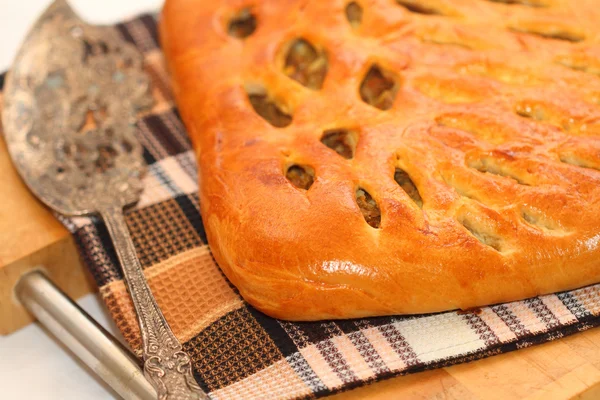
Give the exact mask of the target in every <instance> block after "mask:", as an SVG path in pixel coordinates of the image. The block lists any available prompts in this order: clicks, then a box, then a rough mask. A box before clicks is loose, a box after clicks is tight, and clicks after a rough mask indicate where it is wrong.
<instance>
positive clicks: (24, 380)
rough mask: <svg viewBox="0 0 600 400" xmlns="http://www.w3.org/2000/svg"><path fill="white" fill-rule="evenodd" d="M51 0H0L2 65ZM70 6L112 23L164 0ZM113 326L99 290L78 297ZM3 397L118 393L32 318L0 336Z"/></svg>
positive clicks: (82, 0)
mask: <svg viewBox="0 0 600 400" xmlns="http://www.w3.org/2000/svg"><path fill="white" fill-rule="evenodd" d="M50 3H51V1H50V0H0V71H4V70H6V69H7V68H8V67H9V66H10V64H11V62H12V58H13V57H14V55H15V52H16V51H17V49H18V47H19V43H20V42H21V40H22V39H23V36H24V35H25V34H26V32H27V31H28V29H29V27H30V26H31V24H32V23H34V22H35V20H36V19H37V17H38V15H39V14H40V13H41V12H42V11H43V10H44V9H45V8H46V7H47V6H48V5H49V4H50ZM70 3H71V5H72V6H73V8H74V9H75V10H76V11H77V12H78V13H79V14H80V15H81V16H83V17H84V18H85V19H87V20H88V21H90V22H93V23H102V24H107V23H113V22H117V21H119V20H122V19H126V18H129V17H132V16H135V15H136V14H138V13H141V12H144V11H157V10H159V8H160V6H161V4H162V0H71V1H70ZM78 303H79V305H81V306H82V307H83V308H84V309H85V310H86V311H88V312H89V313H90V314H91V315H92V316H93V317H94V318H95V319H96V320H98V321H99V322H100V323H101V324H102V325H103V326H104V327H106V328H107V329H109V330H110V331H111V332H113V333H114V332H116V328H114V326H112V322H111V321H110V320H109V318H108V317H107V315H106V314H105V312H104V308H103V306H102V304H101V303H100V301H99V300H98V298H97V296H95V295H88V296H85V297H84V298H83V299H81V300H80V301H78ZM0 398H1V399H2V400H20V399H24V400H30V399H32V400H33V399H49V400H55V399H56V400H59V399H60V400H71V399H73V400H75V399H77V400H79V399H86V400H100V399H103V400H106V399H109V400H110V399H114V398H117V397H116V395H115V394H113V393H112V392H111V391H110V389H108V388H107V387H106V386H104V384H103V383H101V382H100V381H98V380H97V379H96V377H95V376H94V375H93V373H92V372H90V371H88V370H87V369H86V368H85V366H83V365H82V364H80V363H79V362H78V361H77V359H76V358H75V357H74V356H73V355H71V354H69V353H68V350H66V349H65V348H63V347H61V345H60V344H59V342H57V341H56V340H55V339H54V338H53V337H51V336H50V334H49V333H47V332H45V331H44V330H42V328H40V326H39V325H37V324H33V325H30V326H28V327H26V328H24V329H21V330H20V331H18V332H16V333H13V334H12V335H9V336H0Z"/></svg>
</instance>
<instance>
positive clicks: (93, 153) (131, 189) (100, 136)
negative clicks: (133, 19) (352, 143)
mask: <svg viewBox="0 0 600 400" xmlns="http://www.w3.org/2000/svg"><path fill="white" fill-rule="evenodd" d="M4 93H5V94H4V99H5V105H4V111H3V114H2V121H3V124H4V131H5V136H6V142H7V144H8V149H9V152H10V155H11V157H12V159H13V161H14V163H15V165H16V167H17V170H18V171H19V174H20V175H21V177H22V178H23V180H24V181H25V183H26V184H27V186H28V187H29V189H31V191H32V192H33V193H34V194H35V195H36V196H37V197H39V198H40V199H41V200H42V201H43V202H44V203H45V204H47V205H48V206H49V207H51V208H52V209H54V210H55V211H57V212H58V213H60V214H63V215H67V216H80V215H87V214H98V215H100V216H101V217H102V218H103V219H104V222H105V223H106V226H107V228H108V231H109V233H110V236H111V238H112V240H113V242H114V245H115V248H116V252H117V255H118V258H119V260H120V262H121V265H122V268H123V274H124V276H125V281H126V283H127V287H128V289H129V293H130V295H131V297H132V299H133V303H134V305H135V310H136V312H137V315H138V321H139V325H140V330H141V334H142V340H143V356H144V373H145V375H146V378H147V379H148V380H149V381H150V382H151V383H152V385H153V386H154V387H155V389H156V392H157V394H158V398H159V399H161V400H166V399H169V400H179V399H182V400H183V399H208V396H206V395H205V394H204V393H203V392H202V390H201V389H200V387H198V385H197V383H196V381H195V380H194V377H193V376H192V371H191V360H190V357H189V356H188V355H187V354H186V353H185V352H183V351H182V346H181V344H180V343H179V341H178V340H177V338H176V337H175V335H174V334H173V332H172V331H171V329H170V327H169V324H168V323H167V321H166V320H165V318H164V316H163V314H162V312H161V311H160V309H159V307H158V305H157V303H156V301H155V299H154V297H153V295H152V293H151V291H150V288H149V287H148V283H147V282H146V279H145V277H144V274H143V272H142V267H141V265H140V263H139V260H138V258H137V256H136V253H135V248H134V245H133V242H132V240H131V237H130V236H129V232H128V230H127V225H126V223H125V220H124V218H123V207H125V206H127V205H130V204H132V203H135V202H136V201H137V200H138V198H139V195H140V193H141V191H142V189H143V188H142V180H141V177H142V175H143V173H144V171H145V165H144V162H143V157H142V148H141V145H140V144H139V142H138V141H137V140H136V137H135V135H134V132H135V130H134V127H135V122H136V120H137V115H138V113H139V111H140V110H142V109H144V108H146V107H148V106H150V105H151V103H152V99H151V96H150V95H149V80H148V78H147V77H146V75H145V74H144V72H143V70H142V58H141V55H140V54H139V53H138V52H137V51H136V49H135V48H134V47H133V46H131V45H130V44H128V43H126V42H125V41H124V40H122V39H121V38H120V36H119V35H118V33H117V32H116V31H115V30H114V29H113V28H109V27H96V26H91V25H88V24H86V23H85V22H84V21H82V20H81V19H80V18H79V17H78V16H77V15H76V14H75V13H74V12H73V11H72V9H71V8H70V7H69V5H68V4H67V2H66V1H65V0H57V1H55V2H54V3H53V4H52V5H51V6H50V7H49V8H48V9H47V10H46V11H45V12H44V14H43V15H42V16H41V17H40V19H39V20H38V22H37V23H36V24H35V25H34V27H33V28H32V30H31V31H30V32H29V35H28V36H27V38H26V40H25V42H24V43H23V45H22V47H21V49H20V51H19V53H18V54H17V57H16V60H15V62H14V65H13V68H12V69H11V71H10V73H9V74H8V76H7V79H6V86H5V91H4Z"/></svg>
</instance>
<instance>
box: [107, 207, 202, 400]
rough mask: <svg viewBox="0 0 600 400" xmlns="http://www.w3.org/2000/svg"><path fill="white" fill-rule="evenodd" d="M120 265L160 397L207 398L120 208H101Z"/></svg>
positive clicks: (147, 365) (179, 399)
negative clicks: (160, 303) (150, 283)
mask: <svg viewBox="0 0 600 400" xmlns="http://www.w3.org/2000/svg"><path fill="white" fill-rule="evenodd" d="M100 214H101V216H102V218H103V219H104V222H105V223H106V227H107V229H108V232H109V234H110V236H111V238H112V240H113V243H114V245H115V249H116V252H117V256H118V257H119V261H120V262H121V266H122V268H123V275H125V282H126V283H127V287H128V289H129V293H130V295H131V298H132V299H133V305H134V306H135V310H136V312H137V315H138V320H139V325H140V330H141V334H142V342H143V356H144V373H145V375H146V378H147V379H148V380H149V381H150V382H151V383H152V385H153V386H154V387H155V389H156V392H157V394H158V399H159V400H208V399H209V397H208V396H207V395H206V394H205V393H204V392H203V391H202V389H201V388H200V387H199V386H198V384H197V383H196V380H195V379H194V377H193V375H192V363H191V359H190V357H189V356H188V355H187V354H186V353H185V352H184V351H183V350H182V347H181V343H179V341H178V340H177V338H176V337H175V335H174V334H173V332H172V331H171V328H170V327H169V324H168V323H167V321H166V319H165V317H164V315H163V314H162V312H161V311H160V308H159V307H158V305H157V303H156V300H155V299H154V296H153V295H152V292H151V291H150V287H149V286H148V282H147V281H146V278H145V276H144V273H143V271H142V266H141V264H140V262H139V260H138V258H137V255H136V252H135V247H134V245H133V241H132V240H131V236H130V235H129V231H128V228H127V224H126V223H125V219H124V217H123V211H122V209H121V208H118V207H107V208H105V209H103V210H101V211H100Z"/></svg>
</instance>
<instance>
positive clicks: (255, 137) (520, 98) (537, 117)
mask: <svg viewBox="0 0 600 400" xmlns="http://www.w3.org/2000/svg"><path fill="white" fill-rule="evenodd" d="M351 7H352V9H349V8H348V1H339V0H331V1H319V0H315V1H305V0H272V1H266V0H265V1H249V0H243V1H242V0H231V1H205V0H167V1H166V4H165V7H164V10H163V13H162V20H161V41H162V45H163V47H164V50H165V55H166V58H167V61H168V65H169V68H170V71H171V74H172V77H173V86H174V92H175V96H176V99H177V103H178V105H179V108H180V110H181V113H182V117H183V119H184V122H185V124H186V126H187V128H188V131H189V133H190V135H191V138H192V141H193V143H194V148H195V149H196V153H197V159H198V163H199V173H200V203H201V208H202V217H203V220H204V225H205V228H206V233H207V236H208V239H209V243H210V245H211V249H212V251H213V254H214V256H215V258H216V260H217V262H218V263H219V265H220V267H221V268H222V270H223V271H224V273H225V274H226V275H227V277H228V278H229V280H230V281H231V282H232V283H233V284H234V285H235V286H236V287H237V288H238V289H239V291H240V293H241V294H242V296H243V297H244V298H245V299H246V300H247V301H248V302H250V303H251V304H252V305H253V306H255V307H256V308H258V309H259V310H261V311H263V312H265V313H267V314H269V315H271V316H274V317H278V318H282V319H290V320H318V319H326V318H354V317H363V316H374V315H386V314H412V313H427V312H436V311H442V310H451V309H457V308H462V309H467V308H471V307H477V306H482V305H487V304H493V303H499V302H505V301H511V300H516V299H523V298H527V297H531V296H535V295H538V294H544V293H551V292H556V291H561V290H567V289H571V288H576V287H580V286H584V285H588V284H592V283H595V282H599V281H600V108H599V104H600V77H599V75H600V43H599V38H600V1H592V0H578V1H569V0H511V1H504V2H503V1H497V0H496V1H492V0H447V1H444V0H423V1H411V0H400V1H398V2H396V1H392V0H357V1H356V2H355V5H352V6H351ZM244 10H245V11H244ZM357 16H360V18H357ZM349 18H350V21H349ZM236 21H237V22H236ZM232 24H233V25H232ZM236 24H237V25H236ZM252 24H254V29H253V28H252ZM248 31H250V33H249V34H248ZM241 36H245V37H241ZM299 40H301V41H304V42H300V44H298V43H299V42H298V41H299ZM295 45H297V46H299V47H297V48H294V46H295ZM292 49H294V50H292ZM295 50H298V53H297V54H296V53H294V51H295ZM290 52H291V53H292V54H291V55H290ZM294 57H296V58H298V57H299V58H300V61H299V63H298V62H297V63H296V64H294V60H295V59H294ZM302 57H304V58H302ZM296 61H297V60H296ZM290 63H291V65H290ZM307 65H308V67H307ZM303 74H304V75H303ZM251 100H252V101H251ZM253 101H254V102H258V103H260V102H261V101H263V102H265V101H266V102H267V103H270V104H271V105H266V106H264V104H263V108H262V113H263V116H261V115H260V112H258V111H257V109H256V108H255V106H253V103H252V102H253ZM259 110H261V109H260V106H259ZM336 132H337V134H338V136H335V135H333V136H331V135H332V133H333V134H336ZM327 135H329V136H327ZM336 146H337V147H336ZM292 172H293V173H292ZM294 174H295V175H294ZM298 176H299V179H296V178H298ZM295 177H296V178H295ZM395 177H396V179H395ZM361 206H362V209H361ZM369 207H370V208H369ZM367 208H368V209H367ZM378 213H379V216H378Z"/></svg>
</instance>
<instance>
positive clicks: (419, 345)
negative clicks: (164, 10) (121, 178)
mask: <svg viewBox="0 0 600 400" xmlns="http://www.w3.org/2000/svg"><path fill="white" fill-rule="evenodd" d="M156 28H157V26H156V20H155V18H154V17H153V16H150V15H145V16H141V17H139V18H137V19H135V20H133V21H130V22H127V23H124V24H119V25H117V29H118V30H119V31H120V32H121V34H122V35H123V37H124V38H125V39H127V40H128V41H130V42H132V43H134V44H135V46H137V47H138V48H139V50H140V51H142V52H143V53H144V55H145V60H146V65H147V71H148V72H149V73H150V75H151V77H152V80H153V87H154V96H155V99H156V106H155V107H154V109H153V110H152V112H151V113H150V114H148V115H146V116H145V117H144V118H143V119H142V120H141V122H140V124H139V129H138V136H139V139H140V141H141V142H142V144H143V146H144V157H145V159H146V162H147V163H148V165H149V173H148V174H147V175H146V177H145V191H144V193H143V195H142V198H141V200H140V202H139V203H138V204H137V206H136V207H135V208H134V209H132V210H131V211H129V212H128V213H127V215H126V219H127V223H128V226H129V229H130V231H131V235H132V237H133V240H134V242H135V247H136V250H137V253H138V255H139V258H140V260H141V263H142V265H143V267H144V268H145V274H146V277H147V278H148V281H149V283H150V286H151V287H152V290H153V292H154V293H155V295H156V298H157V301H158V303H159V305H160V307H161V308H162V310H163V311H164V313H165V315H166V318H167V320H168V321H169V324H170V325H171V327H172V328H173V331H174V332H175V335H176V336H177V337H178V338H179V339H180V340H181V342H182V343H184V349H185V351H187V352H188V354H190V355H191V357H192V358H193V365H194V376H195V378H196V380H197V381H198V383H199V384H200V386H201V387H202V388H203V389H204V390H205V391H206V392H208V393H210V396H211V397H212V398H213V399H295V398H315V397H321V396H325V395H328V394H331V393H335V392H338V391H342V390H346V389H349V388H352V387H356V386H360V385H363V384H365V383H369V382H373V381H376V380H381V379H385V378H389V377H392V376H395V375H399V374H406V373H413V372H418V371H422V370H424V369H431V368H436V367H441V366H447V365H450V364H454V363H460V362H465V361H470V360H474V359H478V358H483V357H488V356H491V355H495V354H499V353H503V352H508V351H512V350H516V349H518V348H522V347H527V346H531V345H534V344H537V343H542V342H545V341H549V340H554V339H558V338H561V337H563V336H565V335H569V334H571V333H573V332H577V331H582V330H585V329H589V328H591V327H593V326H595V325H598V324H599V323H600V316H599V313H600V285H595V286H590V287H587V288H584V289H579V290H574V291H570V292H565V293H557V294H552V295H548V296H542V297H537V298H533V299H528V300H525V301H520V302H515V303H509V304H501V305H496V306H492V307H486V308H483V309H482V310H481V312H478V313H457V312H446V313H440V314H433V315H420V316H403V317H400V316H397V317H381V318H365V319H355V320H344V321H322V322H310V323H296V322H285V321H279V320H276V319H273V318H270V317H268V316H266V315H264V314H262V313H260V312H259V311H257V310H255V309H254V308H252V307H251V306H250V305H248V304H247V303H246V302H245V301H244V300H243V299H242V298H241V297H240V295H239V294H238V292H237V291H236V289H235V288H234V287H233V286H232V285H231V284H230V283H229V282H228V281H227V279H226V278H225V277H224V276H223V274H222V273H221V271H220V270H219V267H218V266H217V264H216V263H215V261H214V259H213V257H212V256H211V251H210V247H209V246H208V244H207V241H206V235H205V232H204V227H203V225H202V220H201V218H200V211H199V207H198V195H197V184H196V181H197V179H196V178H197V172H196V163H195V159H194V154H193V151H192V149H191V147H190V142H189V140H188V138H187V135H186V131H185V128H184V126H183V124H182V122H181V120H180V118H179V115H178V113H177V109H176V108H175V106H174V104H173V101H172V98H171V94H170V89H169V82H168V78H167V74H166V71H165V67H164V64H163V59H162V54H161V51H160V48H159V46H158V40H157V30H156ZM62 221H63V222H64V224H65V225H66V226H67V227H68V228H69V229H70V231H71V232H72V233H73V235H74V237H75V238H76V241H77V243H78V245H79V248H80V251H81V255H82V257H83V259H84V260H85V262H86V264H87V265H88V267H89V269H90V270H91V272H92V274H93V276H94V277H95V279H96V282H97V283H98V286H99V287H100V293H101V296H102V298H103V300H104V302H105V303H106V306H107V308H108V310H109V311H110V313H111V315H112V317H113V318H114V320H115V322H116V324H117V326H118V327H119V329H120V330H121V332H122V333H123V335H124V336H125V338H126V339H127V341H128V342H129V344H130V345H131V347H132V348H133V349H135V350H136V351H137V352H138V354H139V351H140V344H141V342H140V334H139V330H138V327H137V322H136V318H135V314H134V310H133V306H132V303H131V301H130V299H129V297H128V295H127V293H126V289H125V286H124V283H123V277H122V275H121V271H120V269H119V266H118V263H117V261H116V257H115V253H114V249H113V246H112V244H111V241H110V239H109V237H108V233H107V231H106V228H105V226H104V224H103V223H102V222H100V221H99V220H98V219H96V218H70V219H66V218H62Z"/></svg>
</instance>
